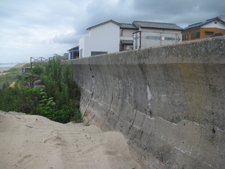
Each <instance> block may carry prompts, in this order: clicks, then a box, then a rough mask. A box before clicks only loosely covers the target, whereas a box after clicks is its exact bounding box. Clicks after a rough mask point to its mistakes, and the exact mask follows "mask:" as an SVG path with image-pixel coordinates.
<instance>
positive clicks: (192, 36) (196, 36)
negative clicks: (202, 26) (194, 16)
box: [191, 32, 200, 39]
mask: <svg viewBox="0 0 225 169" xmlns="http://www.w3.org/2000/svg"><path fill="white" fill-rule="evenodd" d="M194 38H200V32H195V33H192V34H191V39H194Z"/></svg>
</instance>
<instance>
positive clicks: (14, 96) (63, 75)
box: [0, 59, 82, 123]
mask: <svg viewBox="0 0 225 169" xmlns="http://www.w3.org/2000/svg"><path fill="white" fill-rule="evenodd" d="M37 67H38V66H37ZM40 72H42V74H40ZM32 73H35V74H37V75H41V80H42V81H43V83H44V84H45V89H40V88H38V89H34V88H27V87H24V86H23V84H24V82H25V81H29V80H30V78H31V75H28V76H25V75H22V76H21V78H19V80H16V84H15V88H7V89H5V90H0V96H1V97H0V109H1V110H3V111H17V112H23V113H27V114H33V115H42V116H45V117H47V118H49V119H51V120H54V121H57V122H60V123H67V122H69V121H71V120H73V121H75V122H82V114H81V112H80V110H79V108H80V105H79V104H80V102H79V100H80V90H79V88H78V86H77V85H76V84H75V82H74V81H73V79H72V77H73V70H72V69H71V66H68V65H67V66H66V67H65V68H62V67H61V65H60V60H54V59H53V60H50V61H49V62H48V63H47V64H46V65H45V68H44V69H43V68H41V69H40V67H39V68H37V69H36V70H35V71H33V72H32ZM18 84H20V85H19V86H21V88H18Z"/></svg>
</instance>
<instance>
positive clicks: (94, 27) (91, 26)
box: [86, 19, 120, 30]
mask: <svg viewBox="0 0 225 169" xmlns="http://www.w3.org/2000/svg"><path fill="white" fill-rule="evenodd" d="M109 22H112V23H114V24H116V25H118V26H120V24H119V23H118V22H116V21H114V20H112V19H110V20H108V21H106V22H102V23H99V24H97V25H94V26H91V27H89V28H87V29H86V30H90V29H92V28H95V27H98V26H101V25H104V24H107V23H109Z"/></svg>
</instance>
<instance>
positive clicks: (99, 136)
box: [0, 111, 140, 169]
mask: <svg viewBox="0 0 225 169" xmlns="http://www.w3.org/2000/svg"><path fill="white" fill-rule="evenodd" d="M0 168H1V169H3V168H7V169H8V168H37V169H40V168H42V169H44V168H49V169H50V168H52V169H57V168H59V169H61V168H66V169H67V168H74V169H76V168H77V169H82V168H83V169H88V168H98V169H100V168H102V169H107V168H113V169H114V168H118V169H119V168H121V169H126V168H127V169H132V168H135V169H137V168H140V166H139V165H138V164H137V163H136V161H134V160H133V159H132V158H131V156H130V152H129V149H128V146H127V143H126V140H125V138H124V136H123V135H122V134H121V133H119V132H105V133H103V132H102V131H101V130H100V129H99V128H98V127H96V126H94V125H91V126H84V125H83V124H74V123H68V124H60V123H56V122H53V121H50V120H48V119H46V118H44V117H41V116H31V115H25V114H21V113H15V112H8V113H5V112H2V111H0Z"/></svg>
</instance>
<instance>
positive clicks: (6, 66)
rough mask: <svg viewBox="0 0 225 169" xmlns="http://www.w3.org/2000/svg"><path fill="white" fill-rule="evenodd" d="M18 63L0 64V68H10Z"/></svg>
mask: <svg viewBox="0 0 225 169" xmlns="http://www.w3.org/2000/svg"><path fill="white" fill-rule="evenodd" d="M17 64H18V63H0V68H12V67H14V66H15V65H17Z"/></svg>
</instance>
